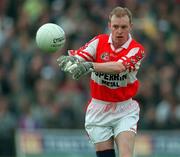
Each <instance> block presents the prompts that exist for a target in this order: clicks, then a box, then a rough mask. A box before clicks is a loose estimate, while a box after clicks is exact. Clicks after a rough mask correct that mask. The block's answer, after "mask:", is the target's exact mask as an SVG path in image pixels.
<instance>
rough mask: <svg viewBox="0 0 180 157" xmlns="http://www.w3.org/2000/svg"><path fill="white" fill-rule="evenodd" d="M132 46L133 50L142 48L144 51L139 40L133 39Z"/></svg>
mask: <svg viewBox="0 0 180 157" xmlns="http://www.w3.org/2000/svg"><path fill="white" fill-rule="evenodd" d="M130 46H131V47H132V48H133V47H139V48H141V49H142V50H144V46H143V45H142V44H141V43H140V42H138V41H137V40H135V39H132V42H131V44H130Z"/></svg>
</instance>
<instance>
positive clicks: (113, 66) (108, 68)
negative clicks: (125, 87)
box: [93, 62, 126, 73]
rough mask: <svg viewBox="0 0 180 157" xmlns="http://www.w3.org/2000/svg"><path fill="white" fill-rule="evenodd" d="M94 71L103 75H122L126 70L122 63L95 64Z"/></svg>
mask: <svg viewBox="0 0 180 157" xmlns="http://www.w3.org/2000/svg"><path fill="white" fill-rule="evenodd" d="M93 67H94V71H96V72H103V73H121V72H123V71H125V70H126V68H125V66H124V65H123V64H122V63H121V62H106V63H95V62H94V63H93Z"/></svg>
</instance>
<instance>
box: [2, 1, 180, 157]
mask: <svg viewBox="0 0 180 157" xmlns="http://www.w3.org/2000/svg"><path fill="white" fill-rule="evenodd" d="M179 4H180V1H179V0H171V1H169V0H158V1H157V0H150V1H145V0H76V1H74V0H0V156H1V157H15V156H17V155H16V148H17V147H18V148H21V147H23V146H21V142H19V143H18V142H17V143H16V139H17V137H16V132H17V130H36V131H38V130H39V129H48V130H49V133H51V130H54V129H58V130H62V129H68V130H71V131H72V133H73V132H74V130H75V129H84V114H85V108H86V104H87V102H88V100H89V98H90V97H89V87H88V83H87V82H88V80H89V77H84V78H83V79H81V80H79V81H74V80H72V79H71V78H70V77H69V76H68V75H67V74H65V73H63V72H62V71H60V70H59V68H58V66H57V64H56V59H57V57H58V56H60V55H62V54H67V50H68V49H77V48H79V47H80V46H82V45H83V44H85V43H86V42H87V41H89V40H90V39H92V38H93V37H94V36H95V35H97V34H100V33H107V32H108V27H107V23H108V21H107V18H108V13H109V12H110V11H111V10H112V8H114V7H115V6H117V5H120V6H123V7H128V8H129V9H130V10H131V11H132V13H133V23H134V29H133V32H132V34H133V37H134V38H135V39H136V40H137V41H139V42H140V43H142V44H143V45H144V47H145V52H146V58H145V59H144V61H143V63H142V66H141V71H140V72H139V74H138V77H139V80H140V82H141V87H140V89H139V92H138V95H137V96H136V97H135V99H136V100H137V101H138V102H139V104H140V107H141V114H140V120H139V123H138V128H139V131H140V132H141V131H143V132H144V131H148V133H149V131H152V132H155V133H157V136H156V138H157V139H160V141H161V142H159V143H158V145H159V147H158V145H156V142H157V141H156V142H152V141H151V142H150V144H149V145H150V146H151V147H153V150H154V147H155V146H156V147H157V148H158V149H160V150H162V151H164V150H168V152H169V154H167V156H168V157H173V154H174V153H177V154H176V155H177V156H180V153H179V152H178V151H176V150H178V149H177V148H178V147H179V148H180V145H179V139H178V137H179V135H180V131H179V129H180V72H179V71H180V53H179V52H180V44H179V41H180V21H179V15H180V5H179ZM48 22H52V23H56V24H59V25H60V26H61V27H62V28H63V29H64V31H65V33H66V38H67V41H66V45H65V47H64V48H63V49H61V50H59V51H58V52H56V53H54V54H46V53H44V52H42V51H41V50H39V49H38V48H37V45H36V43H35V35H36V31H37V29H38V28H39V27H40V26H41V25H42V24H44V23H48ZM159 131H161V132H160V134H159ZM162 131H163V132H166V131H167V134H166V136H163V137H161V135H162ZM173 131H176V137H174V138H172V139H171V137H172V135H173V133H172V132H173ZM150 135H151V134H150ZM28 136H29V135H27V138H28ZM18 137H19V136H18ZM83 137H84V136H83ZM166 137H170V139H167V138H166ZM150 139H154V138H150ZM163 140H164V141H166V140H168V144H169V145H164V142H163ZM145 141H146V140H145ZM143 142H144V141H142V140H140V142H139V143H140V144H139V145H141V143H143ZM145 143H146V144H142V146H146V145H147V146H148V143H149V142H145ZM30 145H31V144H30ZM150 146H149V147H150ZM21 149H22V148H21ZM18 150H20V149H18ZM148 151H149V148H148V149H147V150H146V152H148ZM146 152H145V153H146ZM178 153H179V154H178ZM146 156H148V155H146ZM156 156H157V157H159V156H158V154H153V157H156ZM164 156H165V155H163V157H164ZM17 157H18V156H17ZM160 157H161V156H160Z"/></svg>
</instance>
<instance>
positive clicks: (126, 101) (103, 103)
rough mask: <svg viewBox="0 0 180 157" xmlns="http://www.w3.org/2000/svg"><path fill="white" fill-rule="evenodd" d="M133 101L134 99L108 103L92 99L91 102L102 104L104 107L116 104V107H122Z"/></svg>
mask: <svg viewBox="0 0 180 157" xmlns="http://www.w3.org/2000/svg"><path fill="white" fill-rule="evenodd" d="M131 101H132V98H130V99H128V100H125V101H120V102H108V101H103V100H99V99H95V98H92V99H91V102H93V103H95V104H102V105H107V104H116V105H121V104H127V103H129V102H131Z"/></svg>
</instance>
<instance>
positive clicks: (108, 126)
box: [85, 99, 140, 143]
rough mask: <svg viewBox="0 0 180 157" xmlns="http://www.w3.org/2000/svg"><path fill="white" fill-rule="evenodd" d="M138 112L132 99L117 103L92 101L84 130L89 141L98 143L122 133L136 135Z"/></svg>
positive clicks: (136, 105) (135, 102)
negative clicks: (126, 132)
mask: <svg viewBox="0 0 180 157" xmlns="http://www.w3.org/2000/svg"><path fill="white" fill-rule="evenodd" d="M139 111H140V109H139V104H138V103H137V101H135V100H132V99H129V100H126V101H123V102H118V103H108V102H104V101H101V100H97V99H92V100H91V102H90V104H89V106H88V107H87V111H86V117H85V129H86V131H87V133H88V135H89V138H90V140H91V141H92V142H93V143H99V142H103V141H107V140H108V139H110V138H111V137H112V136H114V137H116V136H117V135H118V134H119V133H121V132H123V131H133V132H135V133H136V129H137V122H138V120H139Z"/></svg>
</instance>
